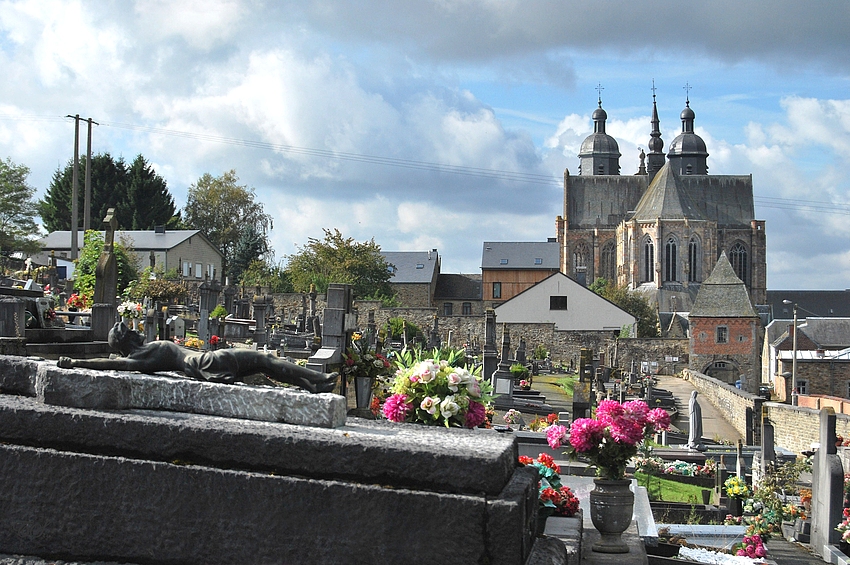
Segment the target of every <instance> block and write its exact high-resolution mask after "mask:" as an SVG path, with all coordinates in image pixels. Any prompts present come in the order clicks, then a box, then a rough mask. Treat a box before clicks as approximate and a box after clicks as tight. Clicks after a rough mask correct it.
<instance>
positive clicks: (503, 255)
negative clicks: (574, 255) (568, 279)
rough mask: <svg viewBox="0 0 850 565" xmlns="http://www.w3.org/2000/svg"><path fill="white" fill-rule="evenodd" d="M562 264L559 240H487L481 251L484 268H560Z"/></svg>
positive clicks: (482, 266)
mask: <svg viewBox="0 0 850 565" xmlns="http://www.w3.org/2000/svg"><path fill="white" fill-rule="evenodd" d="M537 260H539V263H538V262H537ZM560 266H561V255H560V247H559V245H558V242H557V241H540V242H538V241H485V242H484V250H483V251H482V253H481V268H482V269H523V270H526V269H543V270H552V269H554V270H558V269H559V268H560Z"/></svg>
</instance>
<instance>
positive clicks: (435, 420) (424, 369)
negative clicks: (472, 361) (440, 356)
mask: <svg viewBox="0 0 850 565" xmlns="http://www.w3.org/2000/svg"><path fill="white" fill-rule="evenodd" d="M491 391H492V387H491V386H490V383H488V382H487V381H485V380H483V379H482V378H481V376H480V374H478V375H476V374H473V373H471V372H470V371H469V370H467V369H465V368H462V367H452V366H451V365H450V364H449V363H448V361H446V360H442V361H436V360H434V359H426V360H424V361H420V362H418V363H416V364H414V365H413V366H411V367H409V368H403V369H399V370H398V371H397V372H396V377H395V380H394V381H393V386H392V392H393V394H392V395H391V396H390V397H389V398H387V400H386V402H384V406H383V410H382V411H383V415H384V416H385V417H386V418H387V419H388V420H391V421H393V422H420V423H423V424H434V425H444V426H446V427H452V426H454V427H465V428H475V427H477V426H480V425H481V424H483V423H484V422H485V420H486V413H485V412H486V408H485V404H486V403H487V402H489V400H490V398H491V396H490V394H491Z"/></svg>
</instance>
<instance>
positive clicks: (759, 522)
mask: <svg viewBox="0 0 850 565" xmlns="http://www.w3.org/2000/svg"><path fill="white" fill-rule="evenodd" d="M744 524H746V525H747V530H746V532H745V533H746V535H748V536H753V537H758V538H759V539H760V540H764V541H767V540H768V539H769V538H770V536H771V534H773V532H774V530H775V529H776V527H775V526H774V525H773V523H772V522H771V521H769V520H767V519H766V518H765V517H764V516H762V515H761V514H756V515H755V516H744Z"/></svg>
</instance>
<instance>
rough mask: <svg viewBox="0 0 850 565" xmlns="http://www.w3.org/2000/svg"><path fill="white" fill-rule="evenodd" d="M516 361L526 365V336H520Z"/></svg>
mask: <svg viewBox="0 0 850 565" xmlns="http://www.w3.org/2000/svg"><path fill="white" fill-rule="evenodd" d="M516 362H517V363H519V364H520V365H525V362H526V355H525V337H522V336H520V338H519V347H517V350H516Z"/></svg>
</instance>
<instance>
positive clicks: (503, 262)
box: [499, 259, 508, 265]
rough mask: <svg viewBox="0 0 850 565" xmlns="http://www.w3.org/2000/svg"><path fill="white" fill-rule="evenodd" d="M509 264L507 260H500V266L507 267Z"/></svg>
mask: <svg viewBox="0 0 850 565" xmlns="http://www.w3.org/2000/svg"><path fill="white" fill-rule="evenodd" d="M507 264H508V260H507V259H499V265H507Z"/></svg>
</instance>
